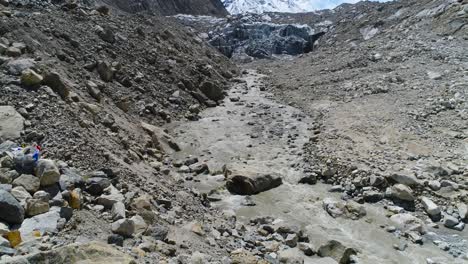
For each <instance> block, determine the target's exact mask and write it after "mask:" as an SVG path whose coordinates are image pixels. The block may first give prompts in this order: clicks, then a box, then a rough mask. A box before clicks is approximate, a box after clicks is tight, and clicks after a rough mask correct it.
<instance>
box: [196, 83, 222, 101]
mask: <svg viewBox="0 0 468 264" xmlns="http://www.w3.org/2000/svg"><path fill="white" fill-rule="evenodd" d="M200 91H201V92H202V93H203V94H204V95H206V97H208V98H209V99H211V100H213V101H219V100H222V99H223V98H224V90H223V87H222V86H220V85H216V84H214V83H212V82H203V83H202V84H201V85H200Z"/></svg>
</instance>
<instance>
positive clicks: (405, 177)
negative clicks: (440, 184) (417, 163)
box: [388, 173, 421, 186]
mask: <svg viewBox="0 0 468 264" xmlns="http://www.w3.org/2000/svg"><path fill="white" fill-rule="evenodd" d="M388 178H389V179H390V180H392V181H394V182H396V183H401V184H404V185H407V186H416V185H420V184H421V182H420V181H419V180H418V179H417V178H416V176H414V175H412V174H409V173H406V174H405V173H394V174H392V175H390V176H389V177H388Z"/></svg>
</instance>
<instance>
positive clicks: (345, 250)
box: [317, 240, 357, 264]
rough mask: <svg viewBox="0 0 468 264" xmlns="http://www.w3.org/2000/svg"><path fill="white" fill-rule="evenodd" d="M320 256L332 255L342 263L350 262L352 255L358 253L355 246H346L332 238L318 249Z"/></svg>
mask: <svg viewBox="0 0 468 264" xmlns="http://www.w3.org/2000/svg"><path fill="white" fill-rule="evenodd" d="M317 254H318V255H319V256H320V257H322V258H323V257H330V258H333V259H334V260H336V261H337V262H338V263H340V264H345V263H350V258H351V256H352V255H356V254H357V251H356V250H355V249H354V248H350V247H346V246H344V245H343V244H341V243H340V242H338V241H336V240H330V241H328V242H327V243H325V244H324V245H322V246H320V247H319V249H318V250H317Z"/></svg>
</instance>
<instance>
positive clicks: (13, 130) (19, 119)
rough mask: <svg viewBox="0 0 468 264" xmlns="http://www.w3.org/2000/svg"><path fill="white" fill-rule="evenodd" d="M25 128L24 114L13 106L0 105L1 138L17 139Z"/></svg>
mask: <svg viewBox="0 0 468 264" xmlns="http://www.w3.org/2000/svg"><path fill="white" fill-rule="evenodd" d="M23 129H24V118H23V116H21V115H20V114H19V113H18V112H17V111H16V110H15V108H14V107H12V106H0V138H2V139H4V140H5V139H17V138H19V137H20V136H21V131H23Z"/></svg>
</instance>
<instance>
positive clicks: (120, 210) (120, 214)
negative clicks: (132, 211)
mask: <svg viewBox="0 0 468 264" xmlns="http://www.w3.org/2000/svg"><path fill="white" fill-rule="evenodd" d="M111 215H112V220H114V221H116V220H120V219H124V218H125V204H124V203H122V202H116V203H115V204H114V205H112V210H111Z"/></svg>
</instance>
